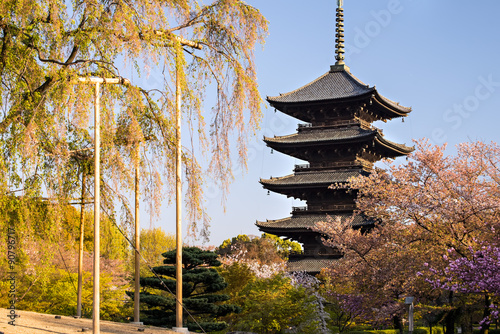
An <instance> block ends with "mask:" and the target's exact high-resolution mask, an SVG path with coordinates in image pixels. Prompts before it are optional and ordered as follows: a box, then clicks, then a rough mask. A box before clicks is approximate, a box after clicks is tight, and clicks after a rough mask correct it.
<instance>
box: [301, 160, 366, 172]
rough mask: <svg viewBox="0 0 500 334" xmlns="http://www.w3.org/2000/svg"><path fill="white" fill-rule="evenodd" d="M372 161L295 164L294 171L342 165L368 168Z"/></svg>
mask: <svg viewBox="0 0 500 334" xmlns="http://www.w3.org/2000/svg"><path fill="white" fill-rule="evenodd" d="M372 165H373V164H371V163H369V162H366V161H337V162H321V163H317V164H314V166H313V167H311V164H301V165H295V168H294V171H295V172H297V171H302V170H304V169H324V168H339V167H340V168H342V167H365V168H368V169H371V168H372Z"/></svg>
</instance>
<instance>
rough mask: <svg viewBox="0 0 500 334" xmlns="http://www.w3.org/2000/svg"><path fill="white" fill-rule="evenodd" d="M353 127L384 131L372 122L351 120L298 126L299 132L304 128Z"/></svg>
mask: <svg viewBox="0 0 500 334" xmlns="http://www.w3.org/2000/svg"><path fill="white" fill-rule="evenodd" d="M352 125H359V126H361V127H363V128H365V129H372V130H379V131H382V130H380V129H378V128H376V127H374V126H373V125H372V124H371V123H370V122H367V121H365V120H363V119H359V118H356V119H349V120H340V121H333V122H328V121H326V122H316V123H315V124H314V125H313V124H312V123H299V124H297V131H299V130H300V129H304V128H331V127H341V126H352Z"/></svg>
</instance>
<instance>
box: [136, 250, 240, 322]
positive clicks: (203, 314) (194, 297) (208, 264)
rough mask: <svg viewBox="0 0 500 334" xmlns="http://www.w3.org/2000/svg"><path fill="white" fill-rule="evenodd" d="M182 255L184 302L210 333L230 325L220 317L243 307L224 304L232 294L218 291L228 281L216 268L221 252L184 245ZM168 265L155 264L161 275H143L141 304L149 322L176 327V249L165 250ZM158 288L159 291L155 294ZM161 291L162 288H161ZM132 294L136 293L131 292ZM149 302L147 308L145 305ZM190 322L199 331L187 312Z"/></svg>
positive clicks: (146, 320) (187, 318)
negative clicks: (218, 253)
mask: <svg viewBox="0 0 500 334" xmlns="http://www.w3.org/2000/svg"><path fill="white" fill-rule="evenodd" d="M182 252H183V255H182V264H183V270H182V279H183V284H182V291H183V292H182V293H183V299H182V303H183V305H184V306H185V308H187V310H188V311H189V314H191V315H193V316H194V318H195V319H196V321H197V322H198V324H199V325H200V326H201V327H202V328H203V330H204V331H206V332H212V331H219V330H222V329H224V328H226V327H227V324H226V323H225V322H221V321H217V320H216V318H217V317H220V316H224V315H227V314H230V313H235V312H236V313H238V312H240V308H239V307H238V306H235V305H231V304H221V302H224V301H227V300H229V296H228V295H225V294H219V293H217V292H219V291H221V290H223V289H224V288H225V287H226V286H227V283H226V282H225V281H224V279H223V278H222V277H221V276H220V275H219V273H218V272H217V271H216V270H215V269H214V268H213V267H217V266H220V265H221V263H220V261H219V260H218V259H217V254H215V253H214V252H211V251H205V250H202V249H200V248H197V247H184V248H183V251H182ZM162 256H163V257H164V258H165V259H164V260H163V262H164V263H165V265H164V266H158V267H154V268H153V269H154V271H155V272H156V273H157V274H158V276H160V277H161V279H159V278H158V277H141V286H142V287H143V292H142V293H141V303H142V304H143V314H144V316H143V317H142V318H141V319H142V320H143V322H144V323H145V324H149V325H156V326H165V327H173V326H175V299H174V296H173V295H172V294H169V293H165V292H168V291H172V292H173V291H175V287H176V281H175V270H176V269H175V268H176V267H175V261H176V258H175V256H176V251H175V250H172V251H169V252H166V253H163V254H162ZM151 290H156V292H157V293H153V292H154V291H151ZM158 290H159V291H158ZM129 295H130V296H132V295H133V294H132V293H129ZM144 304H146V307H144ZM184 313H185V316H184V317H183V318H184V319H186V321H187V323H186V324H185V326H187V327H188V329H189V330H191V331H196V330H199V329H200V328H199V326H198V325H197V324H196V323H195V322H194V320H193V319H192V318H191V317H190V316H189V314H188V313H187V312H186V311H185V312H184Z"/></svg>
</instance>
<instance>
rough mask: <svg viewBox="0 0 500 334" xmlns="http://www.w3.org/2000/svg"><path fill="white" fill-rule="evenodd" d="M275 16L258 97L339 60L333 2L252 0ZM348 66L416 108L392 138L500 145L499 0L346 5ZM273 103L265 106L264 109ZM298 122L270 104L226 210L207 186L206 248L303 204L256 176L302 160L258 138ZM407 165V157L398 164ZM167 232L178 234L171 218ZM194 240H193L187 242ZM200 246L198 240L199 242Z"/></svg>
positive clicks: (390, 130) (394, 127)
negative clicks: (272, 189) (208, 227)
mask: <svg viewBox="0 0 500 334" xmlns="http://www.w3.org/2000/svg"><path fill="white" fill-rule="evenodd" d="M247 2H248V3H249V4H251V5H253V6H254V7H256V8H258V9H259V10H260V11H261V12H262V14H263V15H264V16H265V17H266V18H267V19H268V20H269V36H268V38H267V41H266V45H265V47H264V49H263V50H261V49H259V50H258V51H257V53H256V62H257V71H258V81H259V87H260V92H261V95H262V97H263V98H264V99H265V97H266V96H275V95H278V94H279V93H286V92H289V91H291V90H294V89H296V88H299V87H300V86H303V85H304V84H306V83H309V82H310V81H312V80H314V79H316V78H317V77H319V76H320V75H322V74H324V73H325V72H327V71H328V70H329V66H330V65H332V64H333V63H334V62H335V60H334V47H335V42H334V38H335V37H334V35H335V31H334V29H335V8H336V3H337V1H336V0H328V1H327V0H311V1H290V0H249V1H247ZM344 12H345V35H346V37H345V39H346V52H347V54H346V64H347V65H348V66H349V67H350V68H351V73H353V74H354V75H355V76H356V77H358V78H359V79H360V80H362V81H363V82H364V83H366V84H369V85H370V86H373V85H376V87H377V90H378V91H379V93H381V94H382V95H384V96H386V97H387V98H390V99H392V100H394V101H397V102H400V103H401V104H402V105H405V106H409V107H412V108H413V111H412V113H411V114H410V116H409V117H408V118H406V119H405V122H404V123H402V122H401V120H394V121H392V122H389V123H386V124H384V123H382V124H375V125H376V126H378V127H380V128H382V129H383V130H384V134H385V136H386V138H387V139H389V140H392V141H396V142H398V143H406V144H408V145H413V144H412V140H413V139H418V138H423V137H426V138H429V139H430V140H431V141H432V142H433V143H435V144H440V145H441V144H444V143H448V146H449V147H451V149H449V152H450V153H453V147H454V146H455V145H456V144H458V143H461V142H466V141H476V140H482V141H486V142H490V141H495V142H499V141H500V133H499V131H497V127H498V121H499V116H498V114H499V113H500V66H499V63H498V62H499V60H500V45H499V44H500V36H499V35H498V32H500V20H498V18H497V16H498V13H499V12H500V2H499V1H495V0H483V1H475V2H472V1H465V0H439V1H436V0H433V1H431V0H345V1H344ZM264 104H265V105H267V102H265V103H264ZM297 123H299V121H298V120H295V119H292V118H290V117H288V116H286V115H283V114H280V113H279V112H277V113H275V112H274V109H272V108H269V107H268V108H264V119H263V122H262V125H261V129H260V131H259V132H258V134H257V137H256V138H253V139H252V141H251V142H250V144H249V164H248V171H247V172H246V173H242V172H241V171H239V170H236V171H235V181H234V183H233V184H232V185H231V187H230V193H229V196H228V200H227V203H226V208H227V209H226V212H225V213H224V212H223V209H222V206H221V202H220V193H219V191H218V190H217V189H216V187H212V186H210V185H209V186H208V188H207V191H206V195H207V206H208V212H209V215H210V216H211V217H212V224H211V238H210V242H209V244H211V245H216V246H217V245H219V244H220V243H221V242H222V241H223V240H225V239H228V238H231V237H233V236H236V235H238V234H252V235H259V234H260V232H259V231H258V229H257V228H256V227H255V225H254V224H255V221H256V220H265V219H279V218H284V217H287V216H289V215H290V211H291V207H292V206H293V205H295V206H297V205H301V202H299V201H296V200H293V199H291V198H286V197H285V196H283V195H279V194H275V193H271V194H270V195H267V191H266V190H264V189H263V188H262V186H261V185H260V184H259V182H258V181H259V178H269V177H270V176H271V175H272V176H283V175H287V174H290V173H291V172H292V170H293V166H294V164H297V163H301V161H299V160H296V159H294V158H290V157H287V156H285V155H283V154H281V153H279V152H274V154H271V150H270V149H269V148H267V147H266V146H265V144H264V143H263V142H262V137H263V136H264V135H266V136H272V135H286V134H290V133H293V132H295V129H296V126H297ZM400 159H402V158H400ZM170 218H171V217H169V218H168V219H165V217H162V219H161V222H155V224H154V225H155V226H161V227H162V228H164V229H165V231H167V232H174V229H173V224H171V223H168V222H172V219H170ZM191 243H193V242H192V241H191ZM194 243H195V244H196V242H194Z"/></svg>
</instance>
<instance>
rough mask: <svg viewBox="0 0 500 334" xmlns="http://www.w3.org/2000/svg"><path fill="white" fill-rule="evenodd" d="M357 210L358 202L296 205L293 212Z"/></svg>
mask: <svg viewBox="0 0 500 334" xmlns="http://www.w3.org/2000/svg"><path fill="white" fill-rule="evenodd" d="M351 210H356V204H354V203H352V204H334V205H309V206H294V207H292V214H293V213H299V214H300V213H306V212H326V211H351Z"/></svg>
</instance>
